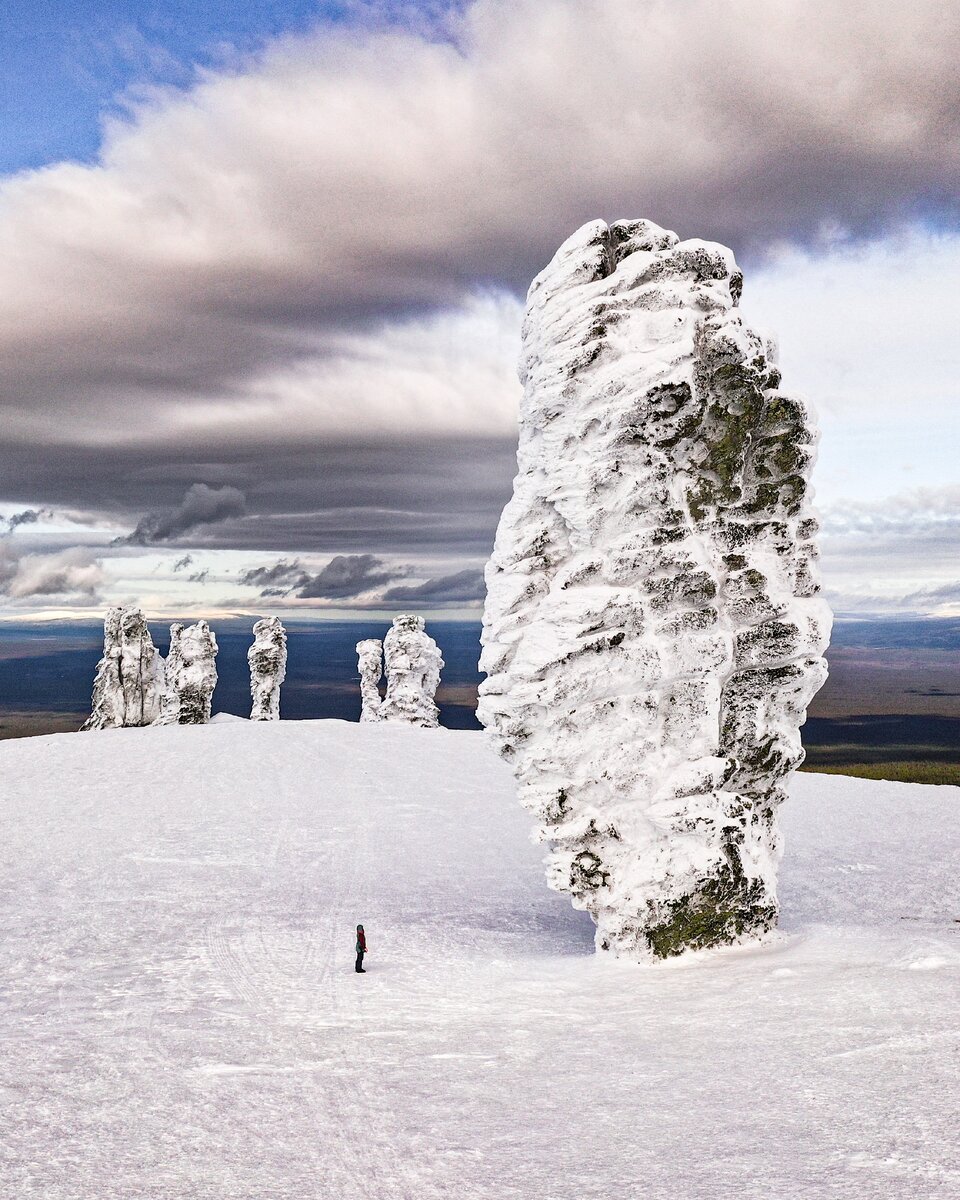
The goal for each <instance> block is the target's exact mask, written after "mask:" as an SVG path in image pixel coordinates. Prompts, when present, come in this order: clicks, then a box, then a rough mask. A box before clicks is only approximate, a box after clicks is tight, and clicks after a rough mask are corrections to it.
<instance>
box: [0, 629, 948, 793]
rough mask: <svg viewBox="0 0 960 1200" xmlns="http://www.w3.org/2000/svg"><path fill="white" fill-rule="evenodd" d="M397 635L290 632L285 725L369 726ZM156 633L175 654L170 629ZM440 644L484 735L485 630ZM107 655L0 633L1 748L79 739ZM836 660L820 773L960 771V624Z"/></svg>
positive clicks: (445, 636)
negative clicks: (898, 767)
mask: <svg viewBox="0 0 960 1200" xmlns="http://www.w3.org/2000/svg"><path fill="white" fill-rule="evenodd" d="M181 619H182V620H184V621H188V620H190V617H189V615H188V616H185V617H183V618H181ZM212 624H213V626H214V629H215V631H216V634H217V640H218V642H219V644H220V654H219V656H218V659H217V667H218V670H219V673H220V681H219V683H218V685H217V691H216V695H215V697H214V711H217V712H228V713H234V714H236V715H237V716H246V715H247V714H248V713H249V708H250V696H249V680H248V674H247V661H246V654H247V648H248V647H249V645H250V641H251V636H252V635H251V627H252V621H251V620H242V621H241V620H235V619H231V620H224V621H214V622H213V623H212ZM387 628H388V623H387V622H386V621H383V620H379V621H377V620H357V621H317V622H314V623H312V624H304V623H299V622H290V624H289V625H288V630H287V632H288V637H289V643H288V646H289V659H288V667H287V680H286V683H285V684H284V686H283V692H282V713H283V717H284V718H285V719H288V720H305V719H309V718H315V717H328V718H331V717H332V718H339V719H341V720H344V721H355V720H357V718H358V717H359V715H360V692H359V684H358V678H357V660H356V653H355V650H354V647H355V645H356V643H357V642H358V641H359V640H360V639H361V638H369V637H381V638H382V637H383V636H384V634H385V633H386V631H387ZM151 629H152V632H153V635H154V640H155V642H156V644H157V646H158V647H159V648H160V650H161V652H163V653H166V649H167V642H168V638H169V633H168V630H169V623H168V622H163V623H161V622H151ZM429 632H430V633H431V634H432V635H433V636H434V637H435V638H436V640H437V642H438V643H439V645H440V649H441V651H442V653H443V657H444V660H445V662H446V666H445V668H444V672H443V681H442V683H441V687H440V692H439V695H438V697H437V699H438V702H439V706H440V720H441V723H442V724H443V725H445V726H446V727H447V728H449V729H476V728H478V726H477V721H476V716H475V714H474V709H475V706H476V689H477V684H478V682H479V680H480V674H479V672H478V670H477V658H478V656H479V651H480V644H479V639H480V625H479V623H478V622H476V621H431V622H430V623H429ZM101 647H102V627H101V626H100V625H99V624H93V623H80V622H44V623H35V624H27V623H24V624H14V623H12V622H7V623H0V738H9V737H22V736H27V735H30V734H40V733H59V732H69V731H71V730H76V729H79V727H80V725H81V723H82V722H83V720H84V719H85V717H86V715H87V713H88V711H89V703H90V689H91V685H92V683H93V676H94V671H95V669H96V665H97V660H98V659H99V657H100V653H101ZM828 658H829V661H830V679H829V680H828V682H827V684H826V686H825V687H824V688H823V690H822V691H821V692H820V694H819V695H818V696H817V698H816V700H815V701H814V703H813V706H812V708H811V710H810V716H809V718H808V720H807V724H806V725H805V727H804V730H803V740H804V745H805V746H806V748H807V755H808V763H809V765H811V766H818V765H821V766H836V767H840V768H844V767H853V766H856V765H858V764H874V765H880V766H882V765H883V764H892V763H904V762H916V763H921V762H925V763H930V764H935V763H936V764H942V765H943V766H944V767H945V768H948V769H949V766H950V764H957V763H958V762H960V619H950V620H947V619H929V618H928V619H912V620H909V619H896V620H893V619H885V620H869V621H866V620H843V619H840V620H838V621H837V623H836V625H835V626H834V634H833V641H832V643H831V646H830V650H829V652H828Z"/></svg>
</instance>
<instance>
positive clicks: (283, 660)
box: [247, 617, 287, 721]
mask: <svg viewBox="0 0 960 1200" xmlns="http://www.w3.org/2000/svg"><path fill="white" fill-rule="evenodd" d="M247 662H248V663H249V664H250V695H251V696H252V697H253V706H252V708H251V709H250V720H251V721H279V720H280V685H281V683H283V681H284V679H285V678H286V674H287V633H286V630H285V629H284V628H283V625H282V624H281V622H280V618H279V617H263V618H262V619H261V620H259V621H257V623H256V624H255V625H254V627H253V645H252V646H251V647H250V649H249V650H248V651H247Z"/></svg>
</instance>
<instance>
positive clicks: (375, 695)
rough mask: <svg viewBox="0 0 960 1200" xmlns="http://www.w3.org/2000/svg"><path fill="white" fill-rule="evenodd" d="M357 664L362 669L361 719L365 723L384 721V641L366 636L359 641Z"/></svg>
mask: <svg viewBox="0 0 960 1200" xmlns="http://www.w3.org/2000/svg"><path fill="white" fill-rule="evenodd" d="M357 665H358V667H359V670H360V720H361V722H364V723H369V722H371V721H382V720H383V714H382V713H381V711H380V710H381V707H382V704H383V701H382V699H381V696H380V678H381V676H382V675H383V642H381V641H380V639H379V638H365V639H364V640H363V641H362V642H357Z"/></svg>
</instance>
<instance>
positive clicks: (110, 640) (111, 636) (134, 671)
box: [82, 608, 164, 730]
mask: <svg viewBox="0 0 960 1200" xmlns="http://www.w3.org/2000/svg"><path fill="white" fill-rule="evenodd" d="M163 690H164V669H163V659H162V658H161V657H160V654H159V652H158V650H157V649H156V647H155V646H154V644H153V640H152V638H151V637H150V630H149V629H148V628H147V622H146V620H145V619H144V616H143V613H142V612H141V611H140V609H139V608H111V609H110V610H109V611H108V613H107V616H106V619H105V620H104V623H103V657H102V658H101V659H100V662H99V663H98V664H97V674H96V677H95V678H94V682H93V703H92V706H91V707H92V711H91V713H90V716H89V717H88V718H87V720H86V721H85V722H84V724H83V726H82V729H84V730H90V729H119V728H122V727H125V726H132V725H150V724H151V723H152V722H153V721H154V720H155V719H156V718H157V716H158V715H159V713H160V702H161V696H162V694H163Z"/></svg>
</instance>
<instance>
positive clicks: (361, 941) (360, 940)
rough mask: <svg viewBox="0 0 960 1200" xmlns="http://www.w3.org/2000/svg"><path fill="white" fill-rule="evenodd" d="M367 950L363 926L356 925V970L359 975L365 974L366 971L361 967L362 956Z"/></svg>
mask: <svg viewBox="0 0 960 1200" xmlns="http://www.w3.org/2000/svg"><path fill="white" fill-rule="evenodd" d="M366 952H367V939H366V936H365V935H364V932H363V926H362V925H358V926H357V970H358V971H359V972H360V974H361V975H365V974H366V971H365V970H364V967H363V956H364V955H365V954H366Z"/></svg>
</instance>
